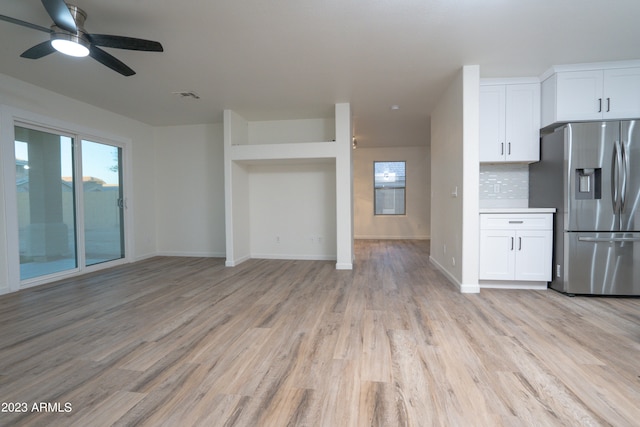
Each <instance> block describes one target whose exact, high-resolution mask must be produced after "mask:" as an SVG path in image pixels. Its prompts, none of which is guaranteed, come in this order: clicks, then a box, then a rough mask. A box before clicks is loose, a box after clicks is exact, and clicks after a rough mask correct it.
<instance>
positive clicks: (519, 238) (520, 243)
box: [518, 237, 522, 251]
mask: <svg viewBox="0 0 640 427" xmlns="http://www.w3.org/2000/svg"><path fill="white" fill-rule="evenodd" d="M518 250H519V251H521V250H522V237H518Z"/></svg>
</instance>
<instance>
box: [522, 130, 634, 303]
mask: <svg viewBox="0 0 640 427" xmlns="http://www.w3.org/2000/svg"><path fill="white" fill-rule="evenodd" d="M540 150H541V151H540V154H541V156H540V157H541V160H540V162H538V163H533V164H531V165H530V166H529V206H530V207H555V208H556V209H557V213H556V216H555V231H554V258H553V259H554V271H553V273H554V274H553V276H554V277H553V281H552V282H551V287H552V288H554V289H557V290H559V291H561V292H565V293H568V294H590V295H640V207H639V206H638V205H639V204H640V120H630V121H611V122H609V121H607V122H590V123H571V124H567V125H564V126H562V127H560V128H557V129H556V130H555V131H553V132H551V133H548V134H544V135H543V136H542V141H541V147H540Z"/></svg>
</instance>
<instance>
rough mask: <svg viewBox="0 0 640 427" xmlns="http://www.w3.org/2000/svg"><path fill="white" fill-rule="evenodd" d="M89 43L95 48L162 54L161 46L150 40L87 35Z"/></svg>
mask: <svg viewBox="0 0 640 427" xmlns="http://www.w3.org/2000/svg"><path fill="white" fill-rule="evenodd" d="M88 36H89V39H90V40H91V43H93V44H95V45H96V46H103V47H113V48H116V49H129V50H144V51H148V52H163V51H164V49H163V48H162V45H161V44H160V43H158V42H154V41H152V40H144V39H136V38H133V37H123V36H110V35H108V34H88Z"/></svg>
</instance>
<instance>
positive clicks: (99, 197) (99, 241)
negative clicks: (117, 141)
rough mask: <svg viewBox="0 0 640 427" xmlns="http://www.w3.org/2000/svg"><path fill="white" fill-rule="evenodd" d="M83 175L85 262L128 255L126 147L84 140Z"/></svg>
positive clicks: (95, 261) (98, 261)
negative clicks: (125, 218)
mask: <svg viewBox="0 0 640 427" xmlns="http://www.w3.org/2000/svg"><path fill="white" fill-rule="evenodd" d="M82 175H83V177H82V196H83V210H84V250H85V264H86V265H87V266H89V265H94V264H99V263H102V262H107V261H113V260H116V259H120V258H124V255H125V254H124V196H123V191H122V148H120V147H116V146H113V145H108V144H102V143H98V142H92V141H85V140H83V141H82Z"/></svg>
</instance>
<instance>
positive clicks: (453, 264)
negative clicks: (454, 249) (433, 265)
mask: <svg viewBox="0 0 640 427" xmlns="http://www.w3.org/2000/svg"><path fill="white" fill-rule="evenodd" d="M451 265H452V266H454V267H455V266H456V257H454V256H452V257H451Z"/></svg>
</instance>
